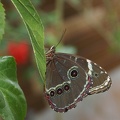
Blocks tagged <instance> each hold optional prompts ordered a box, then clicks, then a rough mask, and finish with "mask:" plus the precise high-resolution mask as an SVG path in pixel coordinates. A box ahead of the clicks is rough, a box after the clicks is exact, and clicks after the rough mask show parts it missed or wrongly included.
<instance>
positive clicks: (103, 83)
mask: <svg viewBox="0 0 120 120" xmlns="http://www.w3.org/2000/svg"><path fill="white" fill-rule="evenodd" d="M59 54H61V55H62V56H64V57H65V58H66V57H67V58H69V59H71V60H74V61H75V62H76V63H77V64H79V65H80V66H81V67H82V68H83V69H84V70H85V71H86V72H87V73H88V75H89V76H90V77H91V78H92V80H93V85H92V88H91V89H89V92H88V94H89V95H92V94H95V93H96V94H97V93H101V92H104V91H106V90H108V89H109V88H110V86H111V84H112V81H111V78H110V76H109V75H108V74H107V72H106V71H105V70H104V69H103V68H102V67H100V66H99V65H97V64H96V63H94V62H92V61H91V60H89V59H85V58H83V57H80V56H75V55H72V56H70V55H68V54H64V53H59Z"/></svg>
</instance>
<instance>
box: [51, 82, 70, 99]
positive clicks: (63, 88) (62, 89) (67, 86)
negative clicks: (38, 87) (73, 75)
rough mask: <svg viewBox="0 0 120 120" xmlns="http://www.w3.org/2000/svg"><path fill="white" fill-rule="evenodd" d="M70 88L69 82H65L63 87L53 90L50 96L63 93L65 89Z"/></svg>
mask: <svg viewBox="0 0 120 120" xmlns="http://www.w3.org/2000/svg"><path fill="white" fill-rule="evenodd" d="M69 89H70V86H69V84H65V85H64V86H63V87H62V86H61V87H58V88H56V89H55V90H51V91H50V96H51V97H54V96H55V95H56V94H57V95H61V94H62V93H63V92H64V91H69Z"/></svg>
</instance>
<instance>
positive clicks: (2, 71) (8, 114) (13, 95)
mask: <svg viewBox="0 0 120 120" xmlns="http://www.w3.org/2000/svg"><path fill="white" fill-rule="evenodd" d="M26 108H27V106H26V100H25V97H24V94H23V92H22V90H21V88H20V87H19V85H18V81H17V79H16V64H15V60H14V58H13V57H10V56H9V57H8V56H6V57H0V116H1V117H2V119H3V120H24V119H25V115H26Z"/></svg>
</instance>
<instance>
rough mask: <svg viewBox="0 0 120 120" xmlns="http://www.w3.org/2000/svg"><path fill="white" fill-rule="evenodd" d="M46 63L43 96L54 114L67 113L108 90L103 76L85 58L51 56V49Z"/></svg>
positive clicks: (61, 54)
mask: <svg viewBox="0 0 120 120" xmlns="http://www.w3.org/2000/svg"><path fill="white" fill-rule="evenodd" d="M46 61H47V63H46V66H47V70H46V85H45V96H46V98H47V100H48V103H49V105H50V106H51V108H52V109H54V110H55V111H56V112H67V111H68V110H70V109H72V108H75V107H76V103H77V102H79V101H82V99H83V98H84V97H86V96H87V95H92V94H95V93H101V92H104V91H106V90H108V89H109V88H110V86H111V83H112V82H111V78H110V77H109V76H108V74H107V72H106V71H105V70H104V69H103V68H102V67H100V66H99V65H97V64H96V63H94V62H92V61H91V60H88V59H86V58H83V57H80V56H76V55H71V54H65V53H55V47H54V46H52V47H51V48H50V50H49V51H48V52H47V53H46Z"/></svg>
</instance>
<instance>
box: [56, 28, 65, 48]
mask: <svg viewBox="0 0 120 120" xmlns="http://www.w3.org/2000/svg"><path fill="white" fill-rule="evenodd" d="M65 33H66V28H65V30H64V32H63V34H62V36H61V38H60V40H59V42H58V43H57V45H56V46H55V47H57V46H58V45H59V44H60V42H61V41H62V39H63V37H64V35H65Z"/></svg>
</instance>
